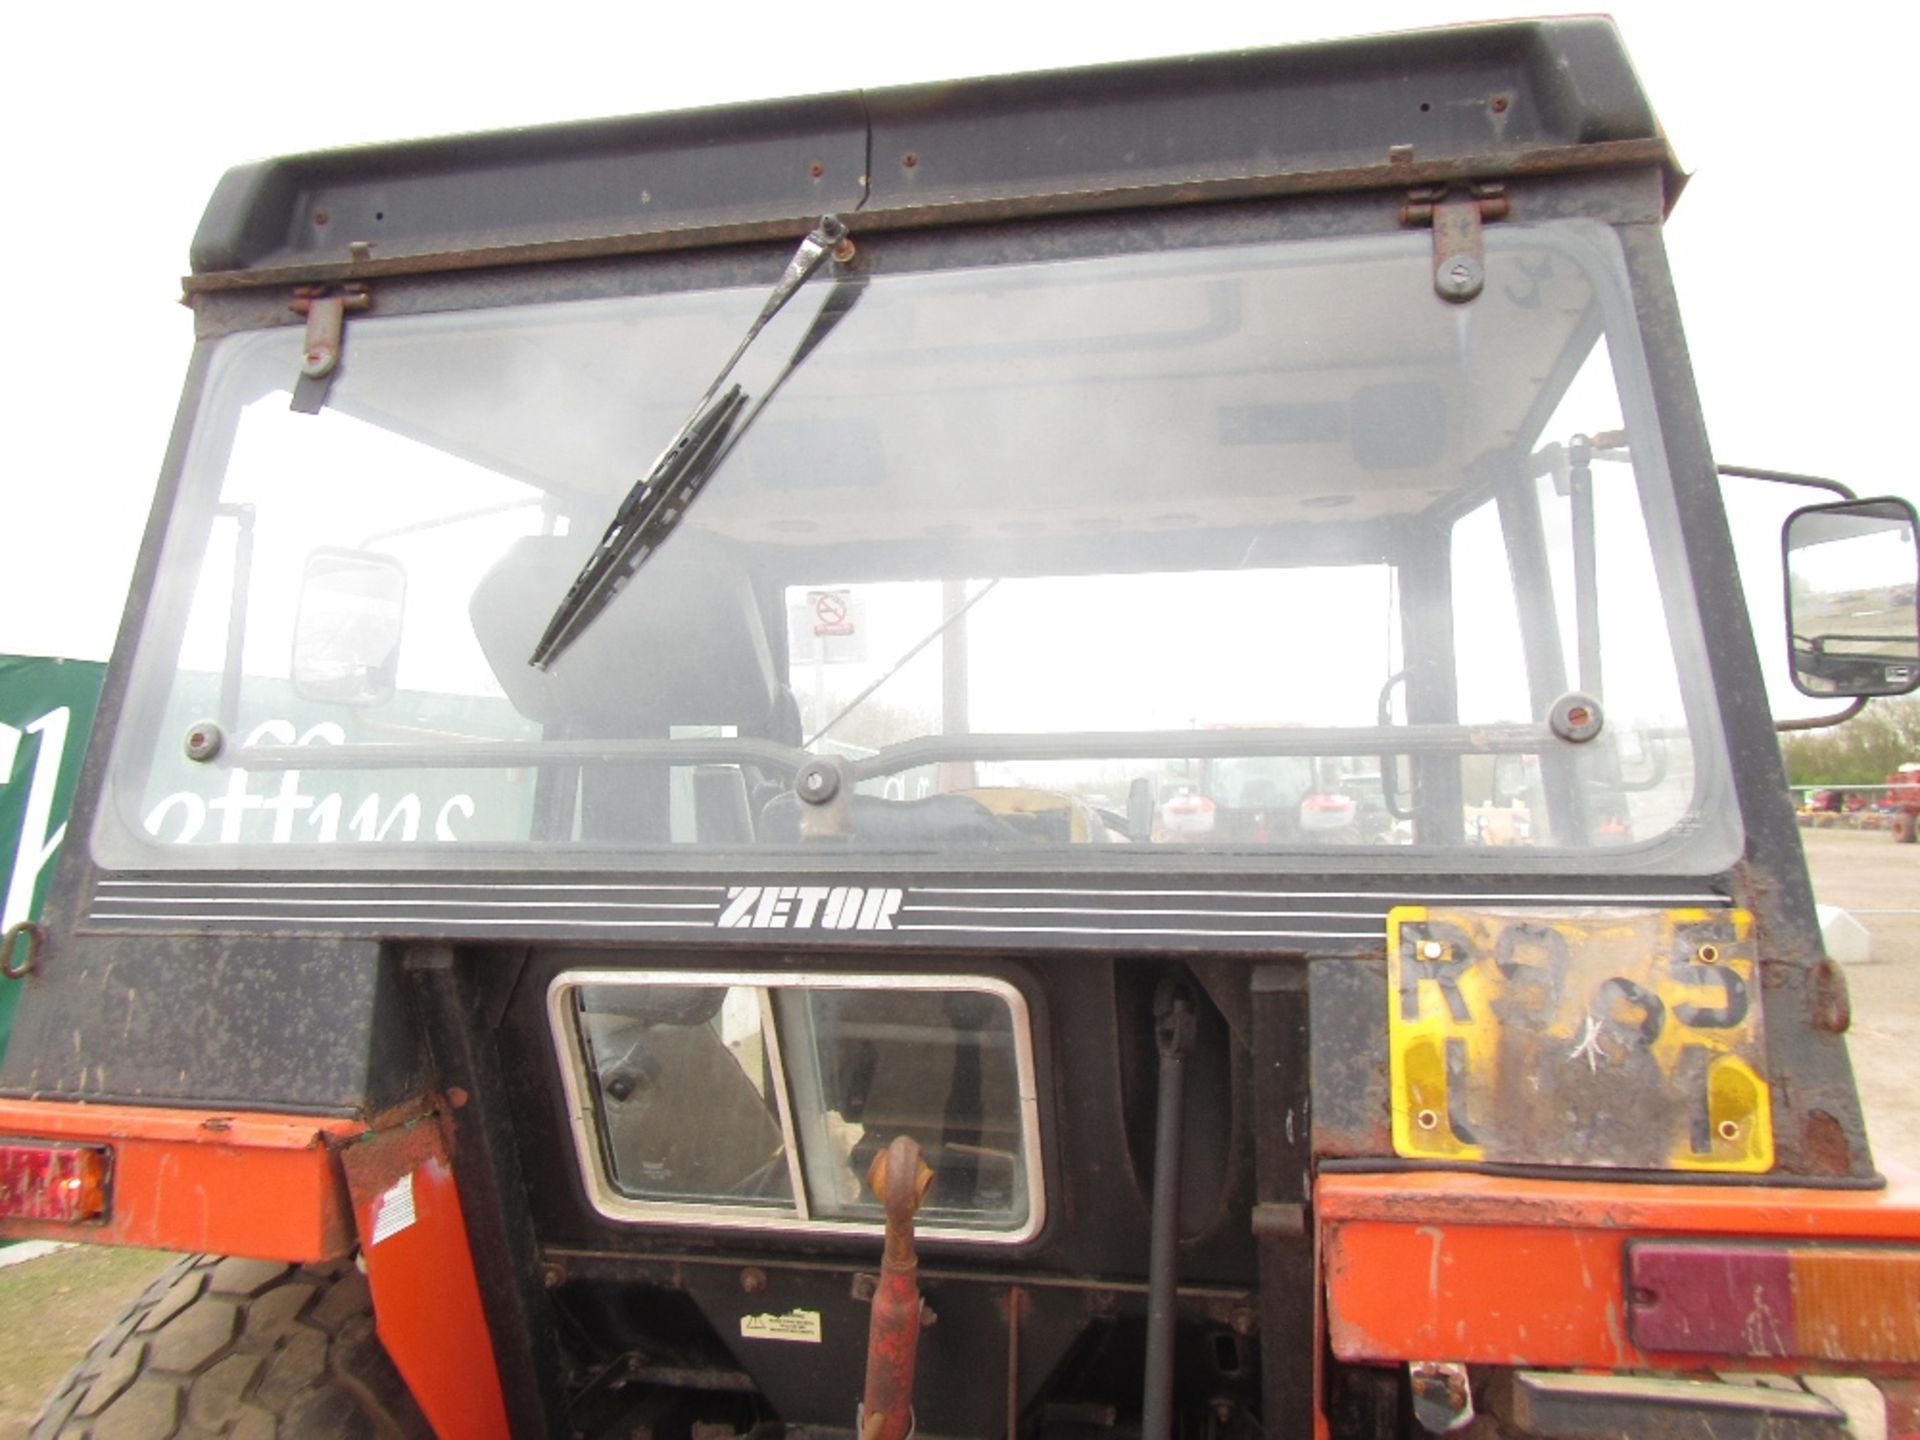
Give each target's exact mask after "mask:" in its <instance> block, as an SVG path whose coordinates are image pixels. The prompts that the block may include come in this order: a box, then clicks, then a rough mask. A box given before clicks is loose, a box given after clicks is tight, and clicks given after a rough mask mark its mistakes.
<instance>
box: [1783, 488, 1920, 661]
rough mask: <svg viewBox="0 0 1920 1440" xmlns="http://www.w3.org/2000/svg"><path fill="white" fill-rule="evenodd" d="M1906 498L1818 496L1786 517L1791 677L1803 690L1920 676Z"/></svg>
mask: <svg viewBox="0 0 1920 1440" xmlns="http://www.w3.org/2000/svg"><path fill="white" fill-rule="evenodd" d="M1914 530H1915V517H1914V511H1913V507H1912V506H1911V505H1909V504H1907V502H1906V501H1904V500H1898V499H1884V500H1850V501H1846V502H1845V503H1842V504H1837V505H1816V506H1813V507H1811V508H1810V509H1806V510H1801V511H1799V512H1797V513H1796V514H1795V515H1794V516H1793V517H1792V518H1791V519H1789V520H1788V521H1787V527H1786V552H1787V621H1788V626H1789V628H1790V630H1791V632H1792V633H1791V645H1792V657H1793V683H1794V684H1796V685H1798V686H1799V687H1800V689H1801V690H1803V691H1805V692H1806V693H1807V694H1809V695H1904V694H1906V693H1907V692H1908V691H1909V690H1912V689H1914V688H1915V687H1916V686H1920V610H1916V607H1915V601H1914V585H1915V581H1916V579H1920V552H1916V548H1915V538H1914Z"/></svg>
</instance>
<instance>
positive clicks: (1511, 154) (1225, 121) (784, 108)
mask: <svg viewBox="0 0 1920 1440" xmlns="http://www.w3.org/2000/svg"><path fill="white" fill-rule="evenodd" d="M1596 151H1598V152H1599V153H1595V152H1596ZM1602 158H1605V159H1607V160H1609V161H1610V163H1641V164H1645V163H1650V162H1651V163H1661V164H1665V165H1667V166H1668V168H1669V169H1671V168H1672V165H1671V157H1670V155H1669V154H1668V153H1667V151H1666V149H1665V143H1664V140H1663V139H1662V138H1661V134H1660V129H1659V126H1658V123H1657V122H1656V121H1655V119H1654V116H1653V113H1652V110H1651V108H1650V107H1649V105H1648V102H1647V98H1646V95H1645V93H1644V92H1643V91H1642V89H1641V87H1640V84H1639V81H1638V80H1637V78H1636V77H1635V76H1634V74H1633V70H1632V68H1631V66H1630V65H1629V63H1628V61H1627V57H1626V52H1625V50H1624V48H1623V47H1622V45H1621V42H1620V37H1619V34H1618V32H1617V31H1616V30H1615V28H1614V26H1613V24H1612V22H1611V21H1609V20H1606V19H1603V18H1583V19H1565V20H1541V21H1525V22H1508V23H1501V24H1492V25H1476V26H1458V27H1453V28H1449V29H1441V30H1428V31H1419V32H1414V33H1410V34H1400V35H1387V36H1378V37H1370V38H1364V39H1355V40H1340V41H1333V42H1328V43H1324V44H1316V45H1306V46H1296V47H1291V48H1287V49H1274V50H1258V51H1247V52H1240V53H1233V54H1222V55H1206V56H1197V57H1191V58H1184V59H1161V60H1145V61H1131V62H1127V63H1123V64H1116V65H1104V66H1097V67H1090V68H1085V69H1076V70H1065V71H1054V72H1048V73H1033V74H1025V75H1012V76H1005V77H1001V78H995V79H984V80H965V81H955V82H950V83H942V84H930V85H912V86H902V87H898V88H891V89H884V90H873V91H865V92H857V93H849V94H841V95H826V96H816V97H812V98H806V99H797V100H777V101H766V102H756V103H751V104H742V105H730V106H724V107H718V108H713V109H705V110H692V111H682V112H678V113H673V114H665V115H643V116H636V117H631V118H626V119H615V120H597V121H590V122H584V123H574V124H566V125H555V126H547V127H541V128H537V129H521V130H508V131H499V132H495V133H491V134H478V135H467V136H458V137H452V138H443V139H431V140H416V141H405V142H400V143H395V144H388V145H376V146H366V147H361V148H355V149H346V150H336V151H326V152H319V153H314V154H308V155H296V156H290V157H285V158H281V159H276V160H266V161H260V162H256V163H253V164H249V165H242V166H239V167H237V168H235V169H233V170H231V171H229V172H228V173H227V175H226V176H225V177H224V178H223V179H222V180H221V182H220V185H219V187H218V188H217V189H216V190H215V192H214V195H213V198H212V200H211V202H210V203H209V205H208V207H207V211H206V214H205V217H204V218H203V220H202V222H201V225H200V230H199V233H198V234H197V235H196V236H195V237H194V243H193V252H192V267H193V274H194V277H196V278H195V279H190V280H189V282H188V286H189V289H203V288H220V286H219V284H218V281H215V282H214V283H212V284H209V283H208V280H209V279H211V278H212V277H217V276H226V277H229V283H234V284H260V283H273V282H275V281H278V280H279V279H281V278H297V277H298V276H299V275H301V274H312V273H319V274H325V273H328V272H334V273H338V271H337V268H336V267H338V268H344V267H347V266H349V265H351V266H352V267H353V269H354V270H355V271H356V272H364V273H366V274H369V275H371V274H379V273H393V272H394V271H395V270H396V269H403V270H407V271H421V270H430V269H440V268H466V267H469V266H472V265H476V264H490V263H502V262H503V261H513V260H532V259H546V258H561V257H563V256H566V255H569V254H574V255H580V254H594V253H617V252H619V251H623V250H657V249H668V248H677V247H679V246H681V245H695V244H713V243H727V242H731V241H737V240H751V239H760V238H769V237H771V236H774V235H786V234H789V233H791V232H793V231H794V226H795V224H796V222H799V221H802V220H807V219H809V218H810V217H817V216H818V215H820V214H821V213H823V212H826V211H836V210H837V211H853V210H856V209H857V210H859V211H860V212H861V214H862V217H863V220H865V221H866V223H867V225H868V226H869V227H871V228H878V227H879V226H880V225H883V224H884V225H886V226H889V227H891V226H895V225H901V224H928V223H937V222H939V221H941V220H945V219H953V220H967V219H983V218H1002V217H1005V216H1008V215H1015V214H1022V213H1035V212H1043V213H1064V212H1069V211H1073V210H1084V209H1108V208H1114V207H1116V206H1123V205H1130V204H1167V203H1179V202H1182V201H1193V200H1203V199H1213V198H1225V197H1228V196H1231V195H1236V194H1254V193H1271V192H1277V191H1285V190H1312V189H1353V188H1373V187H1376V186H1381V185H1387V184H1395V183H1423V182H1425V181H1429V180H1432V179H1437V178H1446V177H1447V176H1448V175H1451V174H1458V175H1465V174H1468V173H1471V174H1472V175H1474V176H1477V177H1482V178H1492V177H1494V176H1497V175H1499V174H1503V173H1514V172H1516V171H1520V170H1524V169H1528V168H1540V169H1554V168H1569V167H1571V166H1574V165H1578V164H1582V163H1595V162H1597V161H1599V160H1601V159H1602ZM869 163H870V164H871V174H869V173H867V171H868V167H869ZM803 228H804V227H803ZM200 277H206V278H200Z"/></svg>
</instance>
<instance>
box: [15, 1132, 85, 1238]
mask: <svg viewBox="0 0 1920 1440" xmlns="http://www.w3.org/2000/svg"><path fill="white" fill-rule="evenodd" d="M107 1155H108V1152H107V1150H106V1148H105V1147H104V1146H98V1145H61V1144H55V1143H52V1142H49V1141H44V1140H0V1219H4V1220H54V1221H61V1222H64V1223H67V1224H73V1223H76V1222H78V1221H81V1220H97V1219H99V1218H100V1216H102V1215H104V1214H106V1211H107Z"/></svg>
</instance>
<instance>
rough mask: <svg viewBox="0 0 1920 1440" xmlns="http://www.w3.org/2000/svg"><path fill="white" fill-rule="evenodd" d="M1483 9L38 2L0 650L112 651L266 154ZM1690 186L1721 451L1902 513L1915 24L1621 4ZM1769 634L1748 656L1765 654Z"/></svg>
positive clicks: (18, 260) (28, 64)
mask: <svg viewBox="0 0 1920 1440" xmlns="http://www.w3.org/2000/svg"><path fill="white" fill-rule="evenodd" d="M1539 8H1540V7H1539V6H1537V5H1535V6H1520V7H1512V6H1506V5H1501V4H1498V3H1494V0H1480V3H1468V4H1464V5H1462V4H1452V3H1441V0H1432V3H1425V4H1420V3H1412V0H1405V3H1350V4H1345V5H1324V4H1323V5H1313V6H1308V5H1285V4H1272V3H1266V4H1245V3H1241V4H1228V3H1213V0H1182V3H1179V4H1174V5H1168V4H1165V3H1157V4H1114V3H1109V4H1098V5H1096V4H1076V5H1067V4H1047V3H1045V0H1022V3H1003V0H991V3H989V0H976V3H970V4H959V5H941V6H931V5H929V6H895V5H860V4H849V3H845V0H842V3H838V4H833V5H820V6H812V7H808V6H803V5H796V4H791V3H785V4H777V5H776V4H766V3H759V0H736V3H731V4H726V5H711V4H708V5H675V6H667V5H661V4H625V5H619V6H614V5H606V6H579V5H568V4H563V3H552V0H549V3H545V4H540V5H525V4H521V5H514V6H505V5H495V4H491V3H485V0H469V3H465V4H459V5H428V4H416V5H408V4H404V3H396V4H389V5H380V6H366V5H357V6H356V5H271V6H270V5H261V4H258V3H249V4H232V3H202V4H198V5H194V6H182V5H165V4H158V5H144V6H138V7H135V6H131V5H128V6H125V7H120V6H108V5H92V6H86V5H65V6H63V5H32V6H23V7H22V8H21V9H20V10H19V11H17V12H14V13H13V14H12V15H11V16H10V18H9V21H8V51H9V59H10V62H11V63H10V64H9V66H8V76H7V79H6V82H5V84H4V87H0V117H3V121H4V133H5V135H6V137H7V152H6V164H5V170H4V194H5V196H6V200H5V207H4V223H3V224H0V255H4V260H5V267H4V274H5V278H6V300H5V303H4V310H3V311H0V315H3V316H4V318H3V319H0V324H3V325H4V335H5V339H4V343H0V403H4V407H5V408H4V411H0V414H4V417H5V425H6V432H7V438H8V442H9V443H8V444H7V445H6V447H5V450H4V455H5V463H6V466H7V474H6V476H5V481H4V488H3V489H0V537H3V538H4V544H5V559H4V563H0V652H15V653H38V654H64V655H73V656H82V657H95V658H101V657H104V656H105V654H106V653H107V650H108V649H109V647H110V646H111V644H112V639H113V634H114V630H115V628H116V626H117V625H118V622H119V616H120V613H121V609H122V606H123V604H124V597H125V586H126V582H127V577H128V575H129V573H130V571H131V568H132V564H133V558H134V554H135V551H136V549H137V546H138V543H139V538H140V534H141V531H142V529H143V527H144V525H145V523H146V514H147V504H148V495H149V491H150V488H151V486H152V483H153V478H154V476H155V474H156V473H157V471H158V469H159V465H160V461H161V457H162V452H163V450H164V448H165V445H166V440H167V435H168V432H169V429H170V427H171V425H172V422H173V411H174V405H175V402H176V396H177V393H178V389H179V385H180V381H181V377H182V375H183V373H184V370H185V366H186V361H187V353H188V349H189V346H190V342H191V321H190V317H189V315H188V313H187V311H185V310H184V309H182V308H180V306H179V305H178V304H177V303H176V301H177V297H178V294H179V287H178V277H179V276H180V274H181V273H182V272H183V271H184V269H185V267H186V256H187V245H188V241H189V239H190V238H191V236H192V233H193V230H194V227H195V225H196V223H197V221H198V219H199V216H200V211H201V208H202V206H203V205H204V203H205V201H206V198H207V196H208V194H209V193H210V192H211V191H212V189H213V186H214V183H215V181H216V180H217V179H218V178H219V176H220V174H221V172H222V171H223V170H224V169H225V168H226V167H227V166H229V165H232V164H235V163H238V162H240V161H243V160H249V159H255V158H259V157H262V156H267V155H273V154H280V153H287V152H294V151H302V150H311V149H318V148H325V147H331V146H338V145H348V144H355V143H361V142H371V141H380V140H389V139H394V138H398V137H404V136H415V135H428V134H440V133H449V132H457V131H463V130H472V129H483V128H495V127H500V126H511V125H523V124H536V123H541V122H546V121H554V120H569V119H581V118H588V117H593V116H601V115H619V114H633V113H638V112H644V111H654V110H671V109H680V108H684V107H687V106H695V105H705V104H713V103H720V102H725V101H731V100H744V99H754V98H763V97H768V96H776V95H791V94H804V93H812V92H819V91H831V90H841V89H851V88H858V87H864V86H881V85H889V84H899V83H905V82H912V81H922V80H937V79H945V78H951V77H955V76H964V75H977V74H992V73H1001V72H1006V71H1013V70H1029V69H1047V68H1053V67H1057V66H1063V65H1072V64H1080V63H1089V62H1098V61H1106V60H1119V59H1127V58H1134V57H1140V56H1149V55H1169V54H1186V53H1194V52H1200V51H1208V50H1221V49H1237V48H1242V47H1247V46H1257V45H1269V44H1284V43H1288V42H1293V41H1300V40H1310V39H1323V38H1328V37H1332V36H1337V35H1343V34H1358V33H1371V32H1376V31H1383V30H1394V29H1404V28H1408V27H1411V26H1422V25H1436V24H1450V23H1456V22H1460V21H1469V20H1476V19H1494V18H1500V17H1503V16H1508V15H1514V14H1525V13H1539ZM1614 14H1615V16H1616V18H1617V19H1618V21H1619V23H1620V25H1621V28H1622V30H1623V32H1624V34H1625V36H1626V40H1627V46H1628V49H1629V51H1630V52H1631V54H1632V55H1633V58H1634V61H1635V63H1636V65H1637V67H1638V69H1639V71H1640V75H1641V77H1642V79H1643V81H1644V82H1645V84H1646V86H1647V88H1648V91H1649V92H1650V93H1651V95H1652V96H1653V101H1654V105H1655V107H1656V109H1657V110H1658V112H1659V114H1660V116H1661V118H1662V120H1663V122H1664V123H1665V125H1666V128H1667V132H1668V134H1669V136H1670V137H1671V138H1672V140H1673V142H1674V144H1675V146H1676V147H1677V149H1678V151H1679V154H1680V158H1681V161H1682V163H1683V164H1684V165H1686V166H1687V167H1688V168H1689V169H1690V170H1692V171H1693V172H1694V179H1693V182H1692V184H1691V185H1690V186H1689V188H1688V190H1687V193H1686V195H1685V196H1684V197H1683V199H1682V200H1681V202H1680V205H1679V207H1678V209H1677V210H1676V212H1675V214H1674V217H1673V220H1672V222H1671V224H1670V226H1669V229H1668V232H1667V236H1668V245H1669V247H1670V250H1671V252H1672V257H1673V264H1674V269H1675V272H1676V277H1677V281H1678V284H1679V289H1680V295H1681V302H1682V309H1683V314H1684V318H1685V322H1686V327H1687V332H1688V340H1689V343H1690V345H1691V349H1692V353H1693V360H1694V365H1695V369H1696V372H1697V374H1698V378H1699V383H1700V387H1701V390H1702V394H1703V397H1704V401H1705V405H1706V412H1707V421H1708V426H1709V429H1710V432H1711V434H1712V438H1713V442H1714V449H1715V453H1716V456H1717V457H1718V458H1719V459H1720V460H1722V461H1723V462H1736V463H1747V464H1758V465H1767V466H1772V467H1775V468H1779V469H1788V470H1804V471H1814V472H1818V473H1826V474H1831V475H1834V476H1836V477H1838V478H1841V479H1844V480H1846V481H1847V482H1848V483H1850V484H1851V485H1853V486H1854V488H1855V489H1856V490H1858V491H1860V492H1861V493H1862V494H1880V493H1886V492H1889V491H1892V492H1895V493H1901V494H1905V495H1907V496H1909V497H1915V498H1920V454H1916V448H1915V447H1913V446H1908V445H1906V444H1905V443H1904V441H1903V440H1902V438H1901V437H1902V436H1904V435H1905V434H1906V429H1907V422H1908V421H1909V419H1910V418H1911V415H1912V412H1913V410H1914V409H1915V395H1914V382H1915V379H1916V376H1917V375H1920V367H1917V366H1916V365H1915V363H1914V360H1913V358H1912V346H1913V344H1914V338H1915V336H1916V333H1920V278H1916V277H1917V275H1920V260H1916V258H1915V246H1914V241H1913V236H1914V232H1913V229H1912V225H1911V219H1912V214H1913V211H1914V209H1915V202H1914V201H1913V200H1912V198H1911V196H1912V193H1913V187H1912V183H1911V180H1910V178H1909V177H1908V176H1907V175H1906V174H1905V173H1904V171H1903V169H1902V163H1903V161H1904V159H1905V157H1906V156H1907V155H1908V153H1909V152H1910V151H1911V149H1912V144H1913V135H1914V130H1915V123H1916V122H1915V112H1914V108H1913V98H1912V97H1913V80H1912V67H1913V65H1914V56H1915V54H1916V53H1917V52H1920V15H1917V14H1916V11H1915V10H1914V9H1912V8H1909V7H1905V6H1899V5H1892V6H1885V5H1883V6H1875V7H1872V8H1869V7H1867V6H1865V5H1850V4H1844V3H1827V4H1823V5H1819V6H1808V5H1804V4H1800V5H1794V6H1786V5H1778V6H1776V5H1767V4H1760V3H1749V4H1743V5H1739V6H1734V5H1730V4H1721V5H1708V4H1686V3H1679V0H1668V3H1664V4H1642V3H1622V4H1620V5H1617V6H1616V7H1615V9H1614ZM1772 639H1773V637H1771V636H1768V637H1763V643H1771V642H1772Z"/></svg>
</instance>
